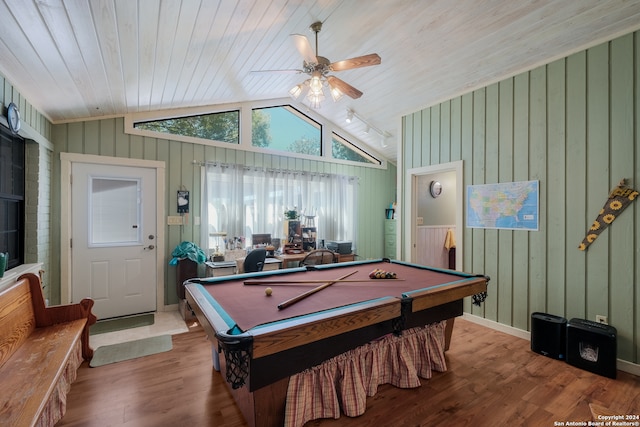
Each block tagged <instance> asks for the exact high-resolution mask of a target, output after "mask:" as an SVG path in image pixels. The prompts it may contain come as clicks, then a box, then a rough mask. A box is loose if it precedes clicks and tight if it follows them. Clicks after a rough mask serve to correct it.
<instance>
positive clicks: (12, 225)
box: [0, 126, 25, 269]
mask: <svg viewBox="0 0 640 427" xmlns="http://www.w3.org/2000/svg"><path fill="white" fill-rule="evenodd" d="M24 153H25V142H24V139H22V138H20V137H19V136H15V135H12V134H11V133H10V132H9V130H8V129H6V128H4V127H2V126H0V252H2V253H7V252H8V253H9V258H8V262H7V269H10V268H13V267H16V266H18V265H21V264H23V263H24V196H25V184H24V180H25V176H24V158H25V154H24Z"/></svg>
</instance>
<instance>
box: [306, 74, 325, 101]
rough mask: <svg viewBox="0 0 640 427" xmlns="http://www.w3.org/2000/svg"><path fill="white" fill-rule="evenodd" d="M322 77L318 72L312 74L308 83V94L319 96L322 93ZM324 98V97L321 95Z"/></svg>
mask: <svg viewBox="0 0 640 427" xmlns="http://www.w3.org/2000/svg"><path fill="white" fill-rule="evenodd" d="M322 83H323V82H322V75H321V74H320V73H319V72H317V71H316V72H314V73H313V75H312V76H311V81H310V82H309V92H311V93H313V94H316V95H319V94H321V93H322V86H323V84H322ZM323 98H324V95H323Z"/></svg>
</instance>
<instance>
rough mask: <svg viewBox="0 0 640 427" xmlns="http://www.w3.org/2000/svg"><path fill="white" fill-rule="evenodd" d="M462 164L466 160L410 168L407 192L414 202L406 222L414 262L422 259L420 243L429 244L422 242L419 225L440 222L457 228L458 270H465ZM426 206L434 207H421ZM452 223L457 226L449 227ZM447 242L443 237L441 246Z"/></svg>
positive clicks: (407, 243) (409, 252)
mask: <svg viewBox="0 0 640 427" xmlns="http://www.w3.org/2000/svg"><path fill="white" fill-rule="evenodd" d="M462 167H463V161H462V160H458V161H455V162H451V163H443V164H439V165H431V166H422V167H419V168H412V169H408V170H407V177H406V178H407V179H406V182H407V191H408V193H407V194H408V196H409V201H410V202H409V206H408V209H406V210H405V217H404V222H405V224H407V226H406V227H405V228H404V230H405V239H404V241H405V246H404V252H405V254H407V258H408V259H409V260H410V262H413V263H416V262H417V261H418V260H419V259H420V256H419V253H418V251H419V250H420V246H421V245H423V244H425V242H421V241H419V239H420V236H421V234H420V233H418V227H422V226H424V225H425V224H439V225H440V226H442V227H445V228H452V229H453V232H454V236H455V237H454V240H455V247H456V255H455V269H456V270H461V269H462V260H463V258H462V254H463V212H464V199H463V197H464V189H463V176H462V170H463V169H462ZM441 181H442V182H441ZM445 195H446V196H447V197H446V198H445ZM436 202H438V203H436ZM440 202H442V203H440ZM425 205H426V206H430V209H424V208H421V206H422V207H424V206H425ZM435 209H438V211H435ZM440 210H442V211H440ZM450 225H451V226H453V227H449V226H450ZM444 244H445V240H444V238H443V239H442V242H441V244H439V245H440V246H439V248H437V249H441V248H443V247H444Z"/></svg>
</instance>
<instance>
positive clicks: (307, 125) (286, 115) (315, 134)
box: [251, 106, 322, 156]
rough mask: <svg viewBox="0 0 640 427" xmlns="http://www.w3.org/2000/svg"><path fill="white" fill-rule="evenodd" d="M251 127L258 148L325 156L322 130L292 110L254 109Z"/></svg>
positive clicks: (319, 126)
mask: <svg viewBox="0 0 640 427" xmlns="http://www.w3.org/2000/svg"><path fill="white" fill-rule="evenodd" d="M251 126H252V132H251V136H252V138H251V144H252V145H253V146H254V147H269V148H271V149H274V150H280V151H286V152H289V153H298V154H309V155H312V156H321V155H322V143H321V141H322V132H321V130H322V126H321V125H320V123H318V122H316V121H314V120H312V119H311V118H309V117H307V116H305V115H304V114H302V113H301V112H299V111H298V110H296V109H295V108H293V107H291V106H281V107H268V108H257V109H254V110H252V117H251Z"/></svg>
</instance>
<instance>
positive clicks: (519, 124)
mask: <svg viewBox="0 0 640 427" xmlns="http://www.w3.org/2000/svg"><path fill="white" fill-rule="evenodd" d="M638 64H640V36H639V33H633V34H628V35H626V36H623V37H620V38H618V39H615V40H613V41H611V42H608V43H604V44H602V45H599V46H596V47H593V48H591V49H588V50H586V51H583V52H579V53H576V54H573V55H571V56H569V57H566V58H563V59H561V60H558V61H555V62H553V63H550V64H548V65H546V66H542V67H538V68H536V69H533V70H531V71H529V72H526V73H522V74H520V75H517V76H514V77H512V78H508V79H505V80H503V81H501V82H499V83H496V84H493V85H490V86H487V87H484V88H481V89H478V90H475V91H473V92H471V93H468V94H465V95H463V96H460V97H457V98H454V99H451V100H449V101H447V102H443V103H441V104H439V105H434V106H432V107H430V108H427V109H425V110H421V111H418V112H415V113H413V114H411V115H408V116H405V117H404V118H403V126H404V129H403V136H404V138H405V139H404V142H405V144H404V148H403V154H402V155H403V162H404V167H405V168H406V169H409V168H415V167H420V166H427V165H435V164H440V163H446V162H450V161H456V160H463V161H464V168H463V173H464V187H465V188H466V186H467V185H469V184H485V183H497V182H510V181H526V180H539V181H540V230H539V231H535V232H527V231H512V230H482V229H470V228H465V229H464V230H462V232H463V233H464V254H463V265H464V267H463V268H464V270H465V271H469V272H476V273H484V274H488V275H489V276H491V282H490V285H489V299H488V300H487V301H486V302H485V303H484V304H483V305H482V307H471V305H470V303H469V302H467V303H466V305H465V309H466V310H467V311H469V312H471V313H473V314H476V315H479V316H482V317H484V318H487V319H490V320H494V321H497V322H499V323H503V324H506V325H509V326H513V327H516V328H519V329H523V330H529V327H530V325H529V323H530V316H531V313H532V312H535V311H542V312H547V313H551V314H556V315H560V316H565V317H567V318H569V319H570V318H573V317H578V318H586V319H590V320H595V316H596V315H597V314H602V315H606V316H608V318H609V323H610V324H611V325H613V326H615V327H616V328H617V330H618V357H619V358H620V359H623V360H626V361H630V362H632V363H638V362H639V361H640V310H639V302H640V286H639V285H638V283H637V280H638V274H639V273H640V271H639V269H640V250H639V248H640V244H638V243H636V242H638V241H640V240H639V237H640V206H637V204H634V205H632V206H631V207H629V208H628V209H627V210H626V211H625V212H624V213H623V214H622V215H621V216H620V218H618V219H617V220H616V221H615V222H614V223H613V224H612V225H611V226H610V227H609V228H608V229H607V230H606V231H604V232H603V233H602V235H601V236H600V237H599V238H598V239H597V240H596V241H595V242H594V243H593V244H592V245H591V246H590V247H589V249H588V250H587V251H585V252H581V251H579V250H578V249H577V247H578V244H579V243H580V242H581V241H582V239H583V238H584V236H585V234H586V231H587V229H588V227H590V226H591V223H592V222H593V221H594V220H595V218H596V216H597V215H598V212H599V211H600V209H601V208H602V207H603V205H604V203H605V201H606V199H607V196H608V194H609V191H610V190H611V189H612V188H613V187H614V186H615V185H616V184H617V183H618V182H619V181H620V180H621V179H622V178H628V179H630V184H631V185H632V186H633V187H634V188H636V189H638V188H640V150H638V149H637V148H636V146H637V143H638V135H640V67H639V66H638ZM405 174H406V170H405V171H404V172H403V174H402V176H403V185H406V182H404V180H405V179H406V177H404V175H405ZM404 197H405V200H404V201H403V202H404V203H405V205H408V203H409V202H410V200H409V198H408V195H405V196H404ZM464 208H465V209H466V206H465V207H464ZM403 235H404V234H403Z"/></svg>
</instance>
